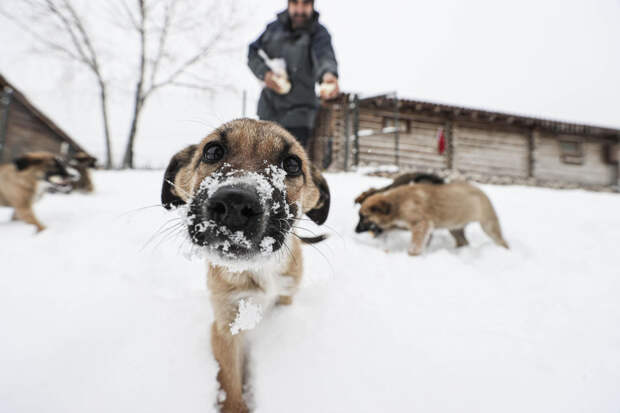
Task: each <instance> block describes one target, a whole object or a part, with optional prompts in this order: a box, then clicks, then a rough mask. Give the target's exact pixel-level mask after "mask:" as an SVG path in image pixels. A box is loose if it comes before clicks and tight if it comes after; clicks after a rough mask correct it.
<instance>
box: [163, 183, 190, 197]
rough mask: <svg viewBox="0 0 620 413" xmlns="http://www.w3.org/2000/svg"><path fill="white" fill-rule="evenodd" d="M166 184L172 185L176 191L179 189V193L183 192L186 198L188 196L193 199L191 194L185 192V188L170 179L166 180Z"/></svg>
mask: <svg viewBox="0 0 620 413" xmlns="http://www.w3.org/2000/svg"><path fill="white" fill-rule="evenodd" d="M166 182H168V183H169V184H170V185H172V186H173V187H174V189H178V190H179V191H181V192H183V194H184V195H185V196H187V197H188V198H191V194H190V193H189V192H187V191H186V190H184V189H183V188H181V187H179V186H178V185H177V184H175V183H174V182H172V181H171V180H170V179H166Z"/></svg>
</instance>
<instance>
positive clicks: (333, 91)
mask: <svg viewBox="0 0 620 413" xmlns="http://www.w3.org/2000/svg"><path fill="white" fill-rule="evenodd" d="M319 93H320V95H321V99H323V100H330V99H334V98H335V97H337V96H338V95H339V94H340V87H339V86H338V78H337V77H336V76H335V75H334V74H333V73H329V72H327V73H325V74H324V75H323V79H322V82H321V86H320V92H319Z"/></svg>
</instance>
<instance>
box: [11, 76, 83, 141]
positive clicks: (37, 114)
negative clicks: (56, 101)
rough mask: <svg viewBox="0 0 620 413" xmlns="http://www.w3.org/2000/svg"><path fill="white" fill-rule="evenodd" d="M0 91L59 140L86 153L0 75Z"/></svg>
mask: <svg viewBox="0 0 620 413" xmlns="http://www.w3.org/2000/svg"><path fill="white" fill-rule="evenodd" d="M2 90H4V91H7V92H10V93H11V99H15V100H17V101H18V102H20V103H21V104H22V105H24V106H25V107H26V109H28V111H29V112H31V113H32V114H33V115H34V116H35V117H36V118H37V119H39V120H40V121H41V122H43V123H44V124H45V125H46V126H48V127H49V128H50V129H51V130H52V131H53V132H54V133H55V134H56V135H57V136H58V137H59V138H60V139H61V140H63V141H65V142H67V143H68V144H69V145H71V146H73V147H74V148H75V149H76V151H82V152H85V153H87V152H86V150H84V148H82V146H81V145H79V144H78V143H77V142H76V141H74V140H73V139H71V137H70V136H69V135H68V134H67V133H66V132H65V131H64V130H62V129H61V128H60V127H59V126H58V125H56V123H54V121H52V120H51V119H50V118H48V117H47V116H46V115H45V114H43V112H41V111H40V110H39V109H37V108H36V106H34V104H32V102H30V100H28V98H27V97H26V96H25V95H24V94H23V93H22V92H21V91H20V90H19V89H18V88H16V87H15V86H14V85H13V84H11V83H10V82H9V81H8V80H7V79H6V78H5V77H4V76H2V75H1V74H0V91H2Z"/></svg>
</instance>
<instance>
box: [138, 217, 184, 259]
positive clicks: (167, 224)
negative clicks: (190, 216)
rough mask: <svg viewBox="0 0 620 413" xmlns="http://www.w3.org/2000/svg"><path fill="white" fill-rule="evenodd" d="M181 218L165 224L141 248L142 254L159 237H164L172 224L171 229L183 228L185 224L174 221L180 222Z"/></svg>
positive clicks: (170, 220)
mask: <svg viewBox="0 0 620 413" xmlns="http://www.w3.org/2000/svg"><path fill="white" fill-rule="evenodd" d="M179 220H180V218H171V219H169V220H168V221H166V222H164V223H163V224H162V225H161V226H160V227H159V228H158V229H157V230H156V231H155V233H154V234H153V235H152V236H151V237H150V238H149V239H148V241H147V242H146V243H145V244H144V245H143V246H142V248H140V250H139V251H140V252H142V251H144V250H145V249H146V247H148V246H149V244H150V243H151V242H154V241H155V240H156V239H157V237H159V236H160V235H162V234H163V233H164V232H166V231H168V230H169V229H170V227H169V225H170V224H172V226H171V228H176V227H183V226H184V225H183V222H174V221H179Z"/></svg>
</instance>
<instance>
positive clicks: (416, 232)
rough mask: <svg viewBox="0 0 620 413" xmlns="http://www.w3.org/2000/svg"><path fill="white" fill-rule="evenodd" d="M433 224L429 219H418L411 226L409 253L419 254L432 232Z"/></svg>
mask: <svg viewBox="0 0 620 413" xmlns="http://www.w3.org/2000/svg"><path fill="white" fill-rule="evenodd" d="M433 228H434V225H433V223H432V222H430V221H419V222H417V223H415V224H413V225H412V226H411V245H410V246H409V251H408V252H409V255H420V254H422V253H423V252H424V248H426V243H427V242H428V238H429V237H430V236H431V233H432V232H433Z"/></svg>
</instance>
